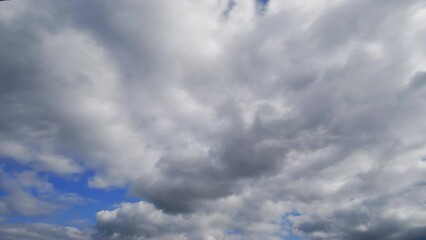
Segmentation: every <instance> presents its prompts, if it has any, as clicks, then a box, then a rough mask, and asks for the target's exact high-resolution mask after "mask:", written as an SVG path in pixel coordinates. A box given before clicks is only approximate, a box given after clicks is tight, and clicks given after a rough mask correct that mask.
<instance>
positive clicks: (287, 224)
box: [282, 211, 302, 240]
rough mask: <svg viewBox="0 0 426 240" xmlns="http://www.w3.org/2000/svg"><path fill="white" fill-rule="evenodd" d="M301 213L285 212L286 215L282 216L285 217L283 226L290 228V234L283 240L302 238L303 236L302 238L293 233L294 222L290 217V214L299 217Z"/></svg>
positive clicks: (300, 239)
mask: <svg viewBox="0 0 426 240" xmlns="http://www.w3.org/2000/svg"><path fill="white" fill-rule="evenodd" d="M300 215H301V214H300V213H298V212H296V211H293V212H289V213H286V214H284V216H283V217H282V218H283V222H282V226H283V228H286V229H288V231H289V235H288V236H286V237H285V238H283V240H302V238H300V237H299V236H297V235H295V234H294V233H293V222H292V221H291V220H290V219H289V217H290V216H293V217H297V216H300Z"/></svg>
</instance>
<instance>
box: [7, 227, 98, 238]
mask: <svg viewBox="0 0 426 240" xmlns="http://www.w3.org/2000/svg"><path fill="white" fill-rule="evenodd" d="M0 234H1V236H2V239H4V240H15V239H22V240H39V239H40V240H41V239H43V240H53V239H54V240H88V239H90V238H89V234H87V233H84V232H81V231H80V230H78V229H77V228H73V227H61V226H55V225H50V224H42V223H35V224H21V225H18V224H15V225H0Z"/></svg>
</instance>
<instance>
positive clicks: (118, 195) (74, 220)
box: [0, 158, 138, 228]
mask: <svg viewBox="0 0 426 240" xmlns="http://www.w3.org/2000/svg"><path fill="white" fill-rule="evenodd" d="M0 162H1V164H0V166H1V167H2V168H3V170H4V171H5V172H6V173H19V172H23V171H30V170H31V168H29V167H26V166H23V165H21V164H19V163H18V162H17V161H14V160H13V159H6V158H0ZM93 174H94V173H93V172H92V171H87V172H85V173H83V174H81V175H77V176H73V177H68V178H63V177H59V176H56V175H54V174H51V173H40V176H47V179H48V180H49V182H50V183H51V184H52V185H53V188H54V189H55V191H58V192H60V193H75V194H78V195H79V196H80V197H82V198H83V199H84V201H83V202H81V203H77V204H74V205H71V206H69V208H66V209H63V210H58V211H56V212H54V213H51V214H49V215H40V216H22V215H20V214H17V213H14V214H12V215H8V216H7V219H6V221H5V223H8V224H12V223H35V222H43V223H49V224H55V225H65V226H73V227H78V228H80V227H87V226H93V225H94V224H96V219H95V215H96V212H98V211H101V210H112V209H113V208H114V205H115V204H117V203H121V202H136V201H138V199H136V198H133V197H130V196H128V195H127V192H126V190H125V189H111V190H104V189H97V188H90V187H89V186H88V185H87V181H88V179H90V178H91V177H92V176H93ZM2 196H5V193H4V192H3V191H2V190H1V189H0V198H1V197H2Z"/></svg>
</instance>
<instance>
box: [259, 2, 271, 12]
mask: <svg viewBox="0 0 426 240" xmlns="http://www.w3.org/2000/svg"><path fill="white" fill-rule="evenodd" d="M269 1H270V0H256V3H257V11H258V14H261V15H263V14H264V13H265V12H266V10H267V7H268V3H269Z"/></svg>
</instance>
